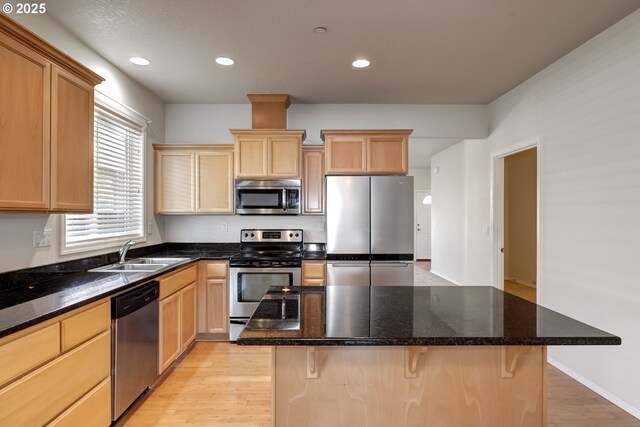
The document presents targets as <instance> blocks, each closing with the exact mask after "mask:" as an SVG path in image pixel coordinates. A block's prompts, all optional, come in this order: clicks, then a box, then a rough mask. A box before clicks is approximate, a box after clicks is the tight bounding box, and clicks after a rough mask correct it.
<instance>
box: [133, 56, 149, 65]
mask: <svg viewBox="0 0 640 427" xmlns="http://www.w3.org/2000/svg"><path fill="white" fill-rule="evenodd" d="M129 61H131V63H133V64H136V65H142V66H146V65H149V64H151V61H149V60H148V59H145V58H141V57H139V56H132V57H131V58H129Z"/></svg>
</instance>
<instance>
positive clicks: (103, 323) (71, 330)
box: [61, 302, 111, 352]
mask: <svg viewBox="0 0 640 427" xmlns="http://www.w3.org/2000/svg"><path fill="white" fill-rule="evenodd" d="M61 325H62V351H63V352H65V351H67V350H69V349H70V348H72V347H75V346H77V345H78V344H80V343H82V342H84V341H86V340H88V339H89V338H91V337H95V336H96V335H98V334H99V333H100V332H103V331H106V330H107V329H109V327H110V326H111V304H110V303H109V302H105V303H104V304H101V305H99V306H97V307H95V308H92V309H90V310H87V311H83V312H82V313H79V314H76V315H75V316H73V317H69V318H68V319H65V320H63V321H62V322H61Z"/></svg>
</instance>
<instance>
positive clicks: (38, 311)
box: [0, 243, 239, 337]
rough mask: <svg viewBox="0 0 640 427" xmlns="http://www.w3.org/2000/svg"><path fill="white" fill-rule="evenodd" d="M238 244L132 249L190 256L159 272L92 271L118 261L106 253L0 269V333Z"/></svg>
mask: <svg viewBox="0 0 640 427" xmlns="http://www.w3.org/2000/svg"><path fill="white" fill-rule="evenodd" d="M238 250H239V249H238V245H237V244H206V243H196V244H190V243H164V244H159V245H153V246H146V247H142V248H135V249H131V250H130V251H129V256H127V259H132V258H138V257H143V256H155V257H184V258H189V261H187V262H184V263H181V264H177V265H174V266H171V267H169V268H167V269H164V270H161V271H157V272H154V273H89V272H87V270H89V269H92V268H96V267H99V266H102V265H106V264H111V263H114V262H116V261H117V254H116V253H112V254H106V255H100V256H95V257H90V258H83V259H79V260H73V261H67V262H63V263H58V264H52V265H47V266H42V267H35V268H28V269H23V270H18V271H12V272H7V273H1V274H0V337H3V336H6V335H9V334H11V333H14V332H17V331H19V330H21V329H24V328H27V327H29V326H32V325H35V324H37V323H40V322H42V321H44V320H47V319H50V318H52V317H55V316H58V315H60V314H63V313H66V312H68V311H71V310H74V309H76V308H79V307H82V306H83V305H86V304H90V303H92V302H94V301H97V300H100V299H102V298H106V297H109V296H112V295H115V294H118V293H121V292H124V291H126V290H128V289H131V288H133V287H135V286H137V285H140V284H142V283H145V282H147V281H149V280H152V279H154V278H156V277H159V276H162V275H164V274H167V273H170V272H171V271H174V270H176V269H177V268H181V267H183V266H185V265H187V264H189V263H191V262H195V261H198V260H225V259H226V260H228V259H229V258H230V257H231V256H233V255H235V254H236V253H237V252H238Z"/></svg>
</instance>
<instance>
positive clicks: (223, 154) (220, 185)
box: [153, 144, 233, 214]
mask: <svg viewBox="0 0 640 427" xmlns="http://www.w3.org/2000/svg"><path fill="white" fill-rule="evenodd" d="M153 148H154V151H155V213H157V214H232V213H233V146H231V145H170V144H155V145H154V146H153Z"/></svg>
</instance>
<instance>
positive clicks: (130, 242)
mask: <svg viewBox="0 0 640 427" xmlns="http://www.w3.org/2000/svg"><path fill="white" fill-rule="evenodd" d="M135 244H136V242H134V241H133V240H127V241H126V242H125V244H124V245H122V247H121V248H120V250H119V251H118V253H119V254H120V264H122V263H123V262H124V259H125V258H126V257H127V251H128V250H129V248H130V247H131V246H133V245H135Z"/></svg>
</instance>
